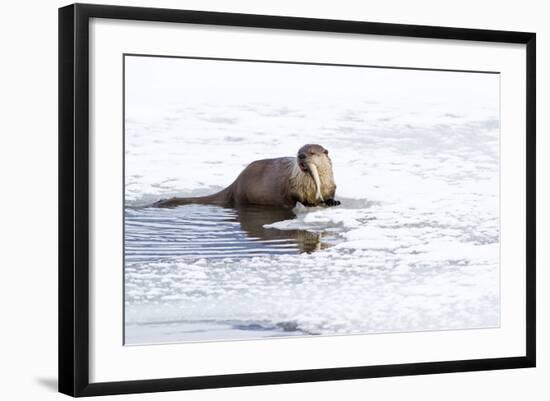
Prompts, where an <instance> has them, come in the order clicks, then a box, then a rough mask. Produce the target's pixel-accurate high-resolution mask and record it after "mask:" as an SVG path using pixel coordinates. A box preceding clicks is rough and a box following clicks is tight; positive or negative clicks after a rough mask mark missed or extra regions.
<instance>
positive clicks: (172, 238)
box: [125, 205, 326, 262]
mask: <svg viewBox="0 0 550 401" xmlns="http://www.w3.org/2000/svg"><path fill="white" fill-rule="evenodd" d="M293 218H295V215H294V213H292V211H289V210H285V209H279V208H268V207H248V208H244V209H232V208H224V207H220V206H213V205H185V206H180V207H177V208H172V209H159V208H142V209H130V208H127V209H126V210H125V257H126V261H128V262H133V261H140V262H142V261H151V262H153V261H159V260H166V259H174V258H178V259H182V258H184V259H187V258H189V259H200V258H208V259H211V258H242V257H253V256H266V255H270V254H296V253H300V252H312V251H315V250H318V249H322V248H325V247H326V244H324V243H322V242H321V236H320V234H316V233H312V232H309V231H304V230H277V229H274V228H265V227H264V225H266V224H271V223H274V222H277V221H281V220H289V219H293Z"/></svg>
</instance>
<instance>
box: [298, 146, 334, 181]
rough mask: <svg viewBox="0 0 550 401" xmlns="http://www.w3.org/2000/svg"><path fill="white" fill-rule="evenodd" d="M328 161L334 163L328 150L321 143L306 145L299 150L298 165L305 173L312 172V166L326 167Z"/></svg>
mask: <svg viewBox="0 0 550 401" xmlns="http://www.w3.org/2000/svg"><path fill="white" fill-rule="evenodd" d="M327 162H328V163H329V164H332V163H331V161H330V158H329V157H328V150H326V149H325V148H323V147H322V146H321V145H304V146H302V147H301V148H300V150H298V167H300V170H302V171H303V172H304V173H310V174H311V170H312V166H315V167H317V168H320V167H324V166H325V165H326V164H327Z"/></svg>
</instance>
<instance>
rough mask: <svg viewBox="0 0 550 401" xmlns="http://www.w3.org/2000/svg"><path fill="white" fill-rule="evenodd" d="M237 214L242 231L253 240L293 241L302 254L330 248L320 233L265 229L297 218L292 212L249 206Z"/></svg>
mask: <svg viewBox="0 0 550 401" xmlns="http://www.w3.org/2000/svg"><path fill="white" fill-rule="evenodd" d="M236 212H237V214H236V219H237V221H238V222H239V224H240V225H241V229H242V230H243V231H244V232H246V234H247V235H248V236H249V237H251V238H258V239H260V240H263V241H272V240H291V241H292V242H294V243H295V244H296V245H297V246H298V249H299V250H300V251H301V252H313V251H317V250H320V249H324V248H326V247H327V246H328V245H327V244H324V243H322V242H321V234H319V233H314V232H311V231H306V230H278V229H276V228H266V227H264V226H265V225H268V224H273V223H276V222H278V221H282V220H292V219H294V218H296V215H295V214H294V213H293V212H292V211H291V210H288V209H283V208H276V207H268V206H247V207H240V208H238V209H236Z"/></svg>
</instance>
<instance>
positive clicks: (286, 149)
mask: <svg viewBox="0 0 550 401" xmlns="http://www.w3.org/2000/svg"><path fill="white" fill-rule="evenodd" d="M126 88H127V92H126V121H125V128H126V134H125V152H126V154H125V172H126V177H125V183H126V186H125V198H126V205H127V206H128V208H127V210H126V228H125V230H126V236H125V238H126V243H125V249H126V262H125V308H126V310H125V318H126V322H125V324H126V326H125V334H126V343H127V344H144V343H163V342H185V341H210V340H229V339H247V338H259V337H269V336H290V335H336V334H356V333H380V332H393V331H399V332H403V331H419V330H448V329H468V328H488V327H496V326H498V325H499V316H500V307H499V302H500V300H499V76H498V75H497V74H481V73H458V72H438V71H417V70H388V69H380V68H351V67H327V66H307V65H289V64H266V63H246V62H229V61H212V60H189V59H157V58H144V57H128V58H127V60H126ZM306 143H319V144H321V145H323V146H324V147H326V148H327V149H329V151H330V155H331V157H332V161H333V165H334V174H335V179H336V183H337V185H338V188H337V192H336V195H337V196H336V198H337V199H339V200H341V201H342V205H341V206H338V207H333V208H305V207H303V206H301V205H298V206H297V207H296V208H295V209H294V210H293V211H292V212H278V211H269V212H266V213H262V212H261V211H258V210H256V209H251V210H250V211H244V212H243V211H235V210H232V209H225V208H221V207H216V206H203V205H187V206H182V207H179V208H176V209H151V208H143V209H140V208H135V207H136V206H141V205H146V204H148V203H149V202H152V201H155V200H158V199H160V198H166V197H170V196H190V195H202V194H208V193H212V192H214V191H217V190H219V189H221V188H222V187H224V186H226V185H228V184H230V183H231V182H232V181H233V180H234V179H235V177H236V176H237V175H238V173H239V172H240V171H241V170H242V169H243V168H244V167H245V166H246V165H247V164H248V163H250V162H251V161H253V160H256V159H261V158H268V157H280V156H292V155H294V154H295V153H296V151H297V149H298V148H299V147H300V146H302V145H304V144H306ZM306 251H307V252H306Z"/></svg>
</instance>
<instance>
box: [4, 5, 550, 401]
mask: <svg viewBox="0 0 550 401" xmlns="http://www.w3.org/2000/svg"><path fill="white" fill-rule="evenodd" d="M112 3H113V4H114V3H116V4H127V5H145V6H165V7H174V8H188V9H204V10H219V11H234V12H246V13H263V14H279V15H294V16H311V17H319V18H339V19H356V20H370V21H380V22H397V23H410V24H428V25H447V26H462V27H472V28H487V29H507V30H525V31H536V32H537V34H538V38H537V40H538V55H537V58H538V66H537V68H538V71H539V75H538V115H539V116H538V127H537V128H538V131H539V141H538V147H539V148H538V154H539V157H538V160H539V161H538V169H539V170H538V173H539V176H538V187H539V194H538V204H539V210H538V224H539V227H538V237H539V246H538V261H539V263H538V264H539V269H538V286H537V287H538V289H539V296H538V305H539V311H544V310H546V309H547V308H548V306H550V305H549V303H550V301H548V299H549V298H548V296H546V295H545V294H544V293H543V292H542V288H544V284H545V283H546V280H547V277H548V274H547V273H545V272H544V271H543V269H542V268H541V267H542V266H544V265H545V264H546V259H545V258H546V257H548V256H547V255H549V254H548V250H547V249H548V246H546V250H545V249H544V248H545V245H547V242H548V241H545V240H544V239H543V238H544V236H545V234H546V231H548V229H547V228H548V224H550V221H548V217H547V216H544V214H543V211H542V208H541V206H542V205H543V203H544V199H546V198H547V197H548V195H549V193H548V191H549V190H550V188H549V187H548V186H549V185H550V183H548V182H546V187H545V186H543V181H544V179H543V177H544V176H546V174H545V170H546V172H547V171H548V169H549V168H550V167H549V166H550V164H549V163H548V162H546V161H545V160H543V157H542V156H543V154H544V153H545V151H546V150H550V149H546V148H547V147H548V146H550V145H547V143H546V140H545V139H544V138H542V133H543V132H544V131H546V130H547V122H546V121H545V118H544V116H543V113H542V110H543V108H544V100H545V97H547V95H548V94H549V93H550V92H549V91H550V88H549V87H548V85H549V84H548V81H545V79H544V78H545V77H544V76H543V71H544V70H545V63H546V60H545V59H546V58H547V57H548V55H549V51H550V50H549V49H548V44H547V40H548V39H547V38H548V35H550V27H548V25H547V17H545V16H547V15H548V14H547V12H546V11H545V10H544V9H543V4H544V3H543V2H536V1H523V2H520V3H518V2H513V3H511V5H507V4H504V3H503V2H497V1H485V2H482V3H481V2H479V1H476V2H474V1H467V0H463V1H461V2H455V3H453V4H450V3H447V2H436V1H433V2H430V1H420V0H418V1H415V2H407V1H402V2H397V1H393V2H391V1H388V2H385V3H383V4H382V3H378V2H377V3H370V4H367V3H363V5H360V3H359V2H357V4H354V3H353V2H347V1H339V2H337V3H334V2H326V4H325V3H321V2H313V1H307V2H306V1H301V2H298V1H284V0H279V1H277V2H269V3H267V2H263V4H259V2H254V1H238V0H233V1H232V2H231V5H228V4H224V3H227V2H223V1H209V0H202V1H155V2H153V1H133V2H121V1H118V2H115V1H112ZM256 3H257V4H256ZM64 4H65V3H62V2H58V1H42V2H38V1H31V2H24V3H21V4H19V5H14V3H12V4H11V5H9V6H8V7H7V8H4V9H3V13H2V23H1V24H0V27H1V29H2V32H1V35H0V38H2V39H1V43H2V62H1V63H0V69H1V73H0V79H1V82H0V88H2V89H1V91H0V93H1V94H2V95H1V99H2V106H3V112H2V114H1V115H2V119H1V120H0V121H1V125H2V128H1V130H0V132H1V133H2V136H1V138H2V143H1V145H0V151H1V152H2V154H1V156H0V167H1V170H0V171H1V172H2V173H1V175H0V177H1V181H0V182H1V183H2V195H3V196H2V197H1V199H2V200H1V202H2V205H1V206H2V207H1V208H0V210H2V220H1V221H2V228H3V229H2V234H3V242H2V244H3V246H2V248H1V249H2V250H3V253H2V255H3V258H2V268H3V272H4V273H7V274H4V275H3V277H2V280H1V281H0V282H1V286H2V288H1V289H0V297H2V298H1V301H2V302H1V305H2V306H3V308H2V312H3V314H2V318H3V319H2V330H1V332H0V333H1V334H0V336H1V341H0V344H1V347H2V349H1V354H0V355H1V358H0V360H1V361H2V362H1V364H0V366H1V368H2V371H1V372H0V373H1V375H2V376H1V377H2V386H1V387H0V394H2V395H3V398H6V399H41V400H43V399H55V398H61V397H63V396H61V395H57V394H56V393H55V390H54V389H55V387H56V375H57V363H56V359H57V346H56V343H57V339H56V338H57V330H56V327H57V277H56V274H57V241H56V237H57V229H56V224H57V213H56V210H57V186H56V181H57V79H56V77H57V7H58V6H61V5H64ZM546 69H548V67H547V66H546ZM545 324H546V321H545V320H544V316H543V314H542V313H539V314H538V326H539V330H538V335H539V342H538V347H539V352H538V356H539V358H538V359H539V363H538V365H539V367H538V368H536V369H524V370H514V371H500V372H481V373H479V372H478V373H463V374H448V375H437V376H420V377H401V378H384V379H370V380H355V381H343V382H325V383H316V384H293V385H284V386H265V387H256V388H241V389H222V390H203V391H195V392H187V393H185V397H187V399H191V400H209V399H218V398H224V399H227V398H234V397H235V398H240V399H242V400H249V399H257V398H262V399H268V400H271V399H273V400H275V399H281V398H287V399H298V398H304V397H307V398H308V399H309V398H313V397H316V398H320V399H327V400H328V399H334V398H335V397H341V396H342V395H344V394H345V396H346V398H348V399H365V398H366V397H369V398H382V397H383V398H384V399H397V398H403V397H407V398H411V399H422V400H432V399H433V400H440V399H442V398H444V399H446V400H455V399H456V400H459V399H460V400H463V399H465V398H472V399H482V398H490V399H518V398H529V399H541V400H542V399H547V398H548V396H549V393H550V388H549V386H548V384H546V383H548V381H547V377H548V375H549V374H550V365H549V364H548V363H547V359H548V358H547V354H546V351H547V347H546V344H545V342H546V341H545V340H544V336H545V335H546V336H547V334H546V331H545V327H544V326H545ZM182 396H183V394H181V393H167V394H156V395H146V396H143V395H132V396H125V398H126V399H159V400H160V399H181V397H182Z"/></svg>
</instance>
